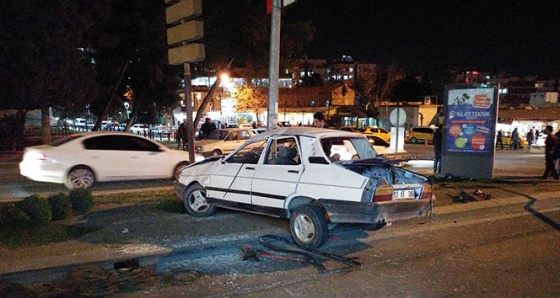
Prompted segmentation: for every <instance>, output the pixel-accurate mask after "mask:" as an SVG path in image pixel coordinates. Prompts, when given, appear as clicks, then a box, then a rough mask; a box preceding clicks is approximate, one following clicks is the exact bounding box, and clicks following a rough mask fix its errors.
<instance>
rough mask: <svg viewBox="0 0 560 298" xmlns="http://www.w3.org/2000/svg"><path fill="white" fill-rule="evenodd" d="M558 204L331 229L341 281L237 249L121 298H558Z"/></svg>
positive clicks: (195, 255) (188, 261) (166, 265)
mask: <svg viewBox="0 0 560 298" xmlns="http://www.w3.org/2000/svg"><path fill="white" fill-rule="evenodd" d="M559 202H560V201H559V199H547V200H539V201H534V200H528V202H527V203H523V204H515V205H504V206H500V207H495V208H481V209H478V210H471V211H466V210H463V211H459V210H458V209H453V208H449V209H447V210H446V211H443V210H442V211H440V212H439V213H438V214H436V218H435V219H434V220H431V221H430V220H426V219H418V220H411V221H403V222H397V223H394V224H393V225H391V226H389V227H386V228H383V229H382V230H379V231H366V232H364V231H362V230H359V229H354V230H352V228H348V227H342V228H340V229H339V228H336V229H334V230H333V231H332V233H333V234H334V235H337V234H338V235H340V239H338V240H337V241H333V240H331V241H330V244H329V245H328V246H327V247H325V248H323V250H325V251H329V252H334V253H340V254H342V255H345V256H346V257H352V258H356V260H358V261H359V262H360V263H361V266H359V267H355V268H353V269H352V270H350V271H339V270H338V269H344V268H345V266H341V265H340V264H339V263H335V262H332V261H325V263H324V264H325V265H326V267H327V268H328V269H329V270H331V271H330V272H328V273H326V274H321V273H319V272H318V271H317V270H315V268H313V267H312V266H310V265H308V264H303V265H302V264H300V263H297V262H293V261H286V260H275V259H270V258H261V261H260V262H255V261H247V260H246V261H243V260H241V257H240V251H239V245H232V246H224V245H222V246H217V247H214V248H213V249H214V250H205V251H189V252H186V254H185V255H183V256H180V255H179V256H176V257H175V258H173V259H169V260H167V262H160V264H158V267H159V270H170V271H175V272H188V271H193V270H194V271H198V272H200V273H202V274H203V275H202V276H201V277H200V278H198V279H196V280H194V281H192V282H189V283H188V284H185V285H172V286H166V287H155V288H152V289H149V290H145V291H142V292H137V293H131V294H129V295H126V296H130V297H140V296H141V297H178V296H181V297H234V296H242V297H558V296H559V295H560V272H559V271H558V268H560V250H558V247H559V245H560V237H559V235H560V234H559V233H560V224H559V223H560V205H559ZM459 206H460V205H459ZM337 229H338V230H337ZM252 245H255V246H256V247H258V248H261V249H262V248H263V247H260V246H258V244H255V243H253V244H252ZM218 249H219V250H220V251H219V252H218V251H217V250H218ZM264 249H266V248H264ZM273 253H274V252H273Z"/></svg>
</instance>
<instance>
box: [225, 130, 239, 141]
mask: <svg viewBox="0 0 560 298" xmlns="http://www.w3.org/2000/svg"><path fill="white" fill-rule="evenodd" d="M237 139H238V135H237V131H232V132H230V133H229V135H228V136H227V139H226V141H237Z"/></svg>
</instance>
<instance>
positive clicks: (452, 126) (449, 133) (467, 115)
mask: <svg viewBox="0 0 560 298" xmlns="http://www.w3.org/2000/svg"><path fill="white" fill-rule="evenodd" d="M447 100H448V102H447V117H446V121H447V123H446V127H447V129H446V136H445V148H444V150H447V151H449V152H464V153H489V152H490V150H493V143H492V142H493V141H494V137H493V136H492V135H491V133H493V129H492V128H493V127H492V125H493V124H492V121H493V113H492V111H493V109H494V104H495V103H496V100H495V99H494V89H493V88H476V89H453V90H449V94H448V97H447Z"/></svg>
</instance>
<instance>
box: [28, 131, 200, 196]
mask: <svg viewBox="0 0 560 298" xmlns="http://www.w3.org/2000/svg"><path fill="white" fill-rule="evenodd" d="M196 159H197V160H203V159H204V158H203V157H202V156H200V155H197V157H196ZM190 163H191V162H190V161H189V154H188V153H187V152H184V151H180V150H172V149H170V148H167V147H165V146H163V145H161V144H159V143H156V142H154V141H152V140H149V139H147V138H144V137H141V136H138V135H133V134H130V133H123V132H89V133H80V134H73V135H71V136H69V137H67V138H64V139H61V140H58V141H56V142H53V143H52V144H50V145H40V146H33V147H27V148H25V150H24V153H23V160H22V161H21V162H20V164H19V169H20V173H21V175H23V176H25V177H27V178H29V179H31V180H34V181H41V182H51V183H63V184H64V185H65V186H66V187H67V188H70V189H73V188H89V187H91V186H92V185H93V184H94V183H95V182H102V181H125V180H146V179H168V178H177V177H178V174H179V173H180V171H181V170H182V169H183V168H184V167H186V166H187V165H189V164H190Z"/></svg>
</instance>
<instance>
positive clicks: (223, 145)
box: [194, 128, 255, 156]
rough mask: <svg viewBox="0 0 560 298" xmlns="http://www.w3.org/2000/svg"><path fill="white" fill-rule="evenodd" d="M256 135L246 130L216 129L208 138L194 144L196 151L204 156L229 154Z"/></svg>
mask: <svg viewBox="0 0 560 298" xmlns="http://www.w3.org/2000/svg"><path fill="white" fill-rule="evenodd" d="M254 135H255V133H254V132H253V130H252V129H246V128H224V129H216V130H214V131H213V132H211V133H210V135H209V136H208V138H206V139H202V140H198V141H196V142H194V150H195V152H196V153H199V154H202V155H203V156H210V155H222V154H228V153H230V152H232V151H233V150H235V149H237V147H239V146H240V145H241V144H243V143H245V141H247V140H248V139H250V138H251V137H253V136H254Z"/></svg>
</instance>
